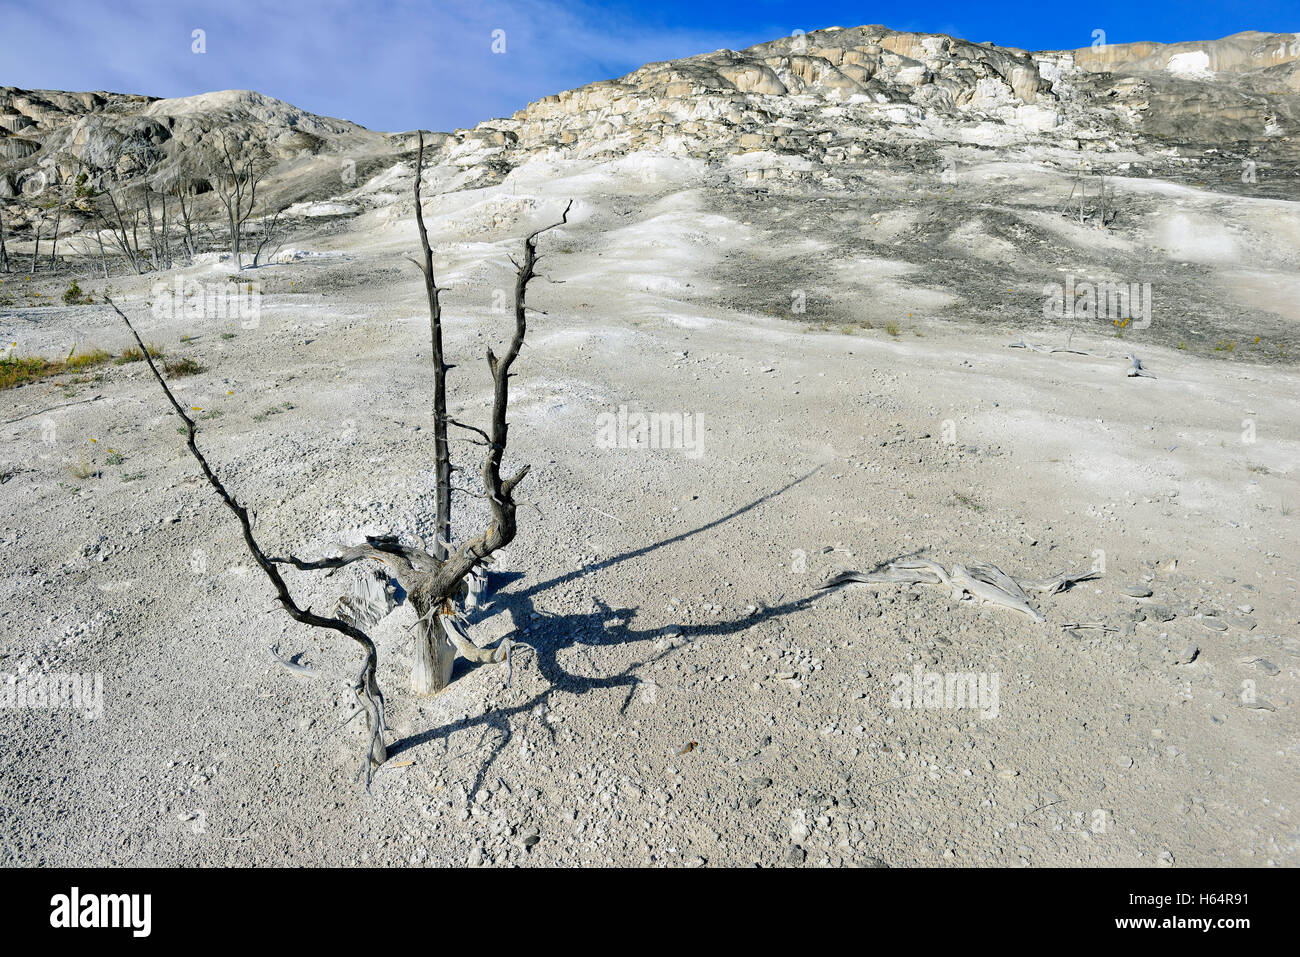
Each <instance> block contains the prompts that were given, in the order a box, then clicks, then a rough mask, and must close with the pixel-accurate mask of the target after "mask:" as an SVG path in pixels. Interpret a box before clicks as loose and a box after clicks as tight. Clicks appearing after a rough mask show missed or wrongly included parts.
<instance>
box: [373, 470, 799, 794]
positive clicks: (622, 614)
mask: <svg viewBox="0 0 1300 957" xmlns="http://www.w3.org/2000/svg"><path fill="white" fill-rule="evenodd" d="M820 468H821V466H820V465H819V466H817V467H816V468H814V469H813V470H812V471H810V472H808V473H807V474H805V475H803V476H801V477H800V478H797V479H795V480H793V481H791V482H788V483H787V484H785V485H783V486H781V487H780V488H778V489H775V490H773V491H771V492H768V493H767V494H765V495H762V496H760V497H759V498H756V499H755V500H754V501H752V502H750V503H748V504H747V505H743V506H741V507H740V508H737V509H735V510H733V511H731V512H728V513H727V514H725V515H722V516H720V517H719V518H715V519H713V520H712V521H709V522H706V523H705V524H703V525H701V526H699V527H698V528H694V529H691V530H690V531H687V532H682V533H681V534H678V535H673V536H670V537H669V538H665V539H663V540H661V541H658V542H654V543H652V544H650V545H645V546H643V547H641V548H635V549H631V550H629V551H626V552H623V553H621V554H618V555H614V556H611V557H610V558H607V559H604V560H603V561H600V562H597V563H595V564H592V565H588V566H585V567H583V568H580V569H575V570H574V571H571V572H566V573H565V574H563V575H558V576H556V577H554V578H551V579H548V580H547V581H544V582H539V583H537V584H535V585H532V586H531V587H528V588H525V589H523V590H521V591H518V592H507V591H505V590H504V589H505V587H506V586H507V585H510V584H513V583H515V582H517V581H519V580H521V579H523V578H524V577H526V576H525V575H524V574H523V573H522V572H505V573H502V572H491V571H490V572H489V585H490V591H489V593H490V594H492V595H493V596H494V598H493V601H492V603H491V605H490V606H489V607H488V608H487V609H485V610H486V611H488V612H490V613H491V614H480V615H477V616H475V615H471V622H481V621H485V620H487V619H488V618H491V617H492V616H493V615H496V614H501V613H503V612H505V613H508V614H509V615H510V617H511V620H512V622H513V626H514V628H513V631H512V634H513V635H518V634H519V633H521V632H522V631H523V629H524V628H525V627H529V626H530V625H534V624H537V623H546V624H549V625H551V626H552V627H551V628H550V629H549V630H548V631H547V632H546V633H544V634H540V633H539V632H541V631H542V629H538V628H534V630H533V633H532V634H530V635H529V636H528V639H529V643H530V644H531V645H532V648H533V651H532V657H533V658H534V660H535V661H536V663H537V668H538V671H539V672H540V674H541V677H542V679H543V680H544V681H545V682H546V683H547V686H546V688H545V689H544V690H542V691H541V692H538V693H537V694H535V695H532V696H531V697H529V698H528V699H527V700H525V701H522V702H520V703H519V704H515V705H511V706H509V707H504V708H495V709H492V710H490V711H488V712H485V713H484V714H482V715H480V716H478V717H476V718H469V719H467V720H464V721H457V722H454V723H449V724H444V725H440V726H439V727H436V728H430V729H428V730H426V731H422V732H419V733H417V734H412V735H408V736H407V737H405V738H401V739H400V740H398V741H395V742H393V743H392V744H390V745H389V747H388V756H389V759H390V760H391V759H393V758H395V757H397V756H398V755H400V754H402V753H403V752H406V751H409V750H411V749H414V748H417V747H419V746H421V745H424V744H429V743H431V742H434V741H439V740H441V741H443V742H444V743H445V744H446V746H447V747H448V748H449V747H450V741H449V739H450V737H451V735H452V734H454V733H456V732H457V731H463V730H467V729H472V728H476V727H477V728H482V729H483V735H482V737H481V739H480V742H479V744H478V745H477V746H475V747H473V748H471V749H468V750H467V751H465V752H464V753H465V754H468V753H482V747H483V744H484V742H486V741H487V740H488V737H489V735H492V734H495V736H496V740H495V741H494V742H493V743H492V744H491V745H490V747H489V750H488V753H487V755H486V756H485V757H484V759H483V761H482V763H481V764H480V766H479V769H478V772H477V773H476V774H475V777H474V781H473V785H472V786H471V787H470V788H469V789H468V793H469V794H474V793H475V792H476V791H477V790H478V789H479V788H480V787H481V786H482V785H483V782H484V780H485V778H486V776H487V774H488V772H489V771H490V770H491V767H492V765H493V764H494V763H495V761H496V759H497V757H498V756H499V755H500V754H501V753H502V751H503V750H504V749H505V747H506V746H507V745H508V744H509V743H510V740H511V738H512V737H513V731H512V729H511V723H510V719H511V718H513V717H516V716H518V715H521V714H526V713H530V712H533V711H534V709H537V708H538V706H539V705H549V702H550V698H551V695H552V693H554V692H556V691H566V692H569V693H571V694H574V695H583V694H587V693H589V692H592V691H599V690H602V689H607V688H626V689H627V695H626V696H625V698H624V699H623V703H622V705H621V706H620V708H619V713H620V714H622V713H626V711H627V708H628V706H629V705H630V704H631V703H632V699H633V696H634V695H635V694H636V692H637V689H638V686H640V685H641V684H642V683H643V682H642V679H641V678H640V677H639V676H638V675H637V672H638V671H639V670H640V669H642V668H645V667H647V666H649V665H653V664H655V663H656V662H658V661H661V660H662V659H664V658H665V657H667V656H669V655H671V654H673V653H674V652H675V651H677V650H678V649H679V647H680V646H681V645H685V644H686V643H689V642H691V641H694V640H696V639H698V638H701V637H705V636H715V635H730V634H736V633H738V632H741V631H744V630H745V629H747V628H749V627H751V626H752V625H756V624H759V623H760V622H763V621H770V620H772V619H776V618H781V617H783V616H785V615H788V614H791V613H792V612H796V611H799V610H801V609H803V608H805V607H807V606H808V605H810V604H811V603H812V602H813V601H815V600H816V599H817V598H818V597H819V596H820V593H818V592H814V593H812V594H810V595H806V596H804V597H802V598H798V599H795V600H793V601H789V602H785V603H783V604H780V605H775V606H770V607H762V606H755V609H754V611H753V612H750V613H746V614H744V615H741V616H738V617H735V618H732V619H725V620H718V621H712V622H707V623H701V624H694V625H689V624H679V625H673V626H671V627H669V628H664V627H654V628H644V629H636V628H634V627H632V622H633V620H634V619H635V618H636V615H637V612H638V611H639V610H640V609H639V608H638V607H626V608H612V607H610V606H609V605H607V604H606V603H605V602H603V601H601V600H600V599H599V598H597V597H594V596H593V597H592V604H593V608H592V610H591V611H588V612H576V613H571V614H565V615H551V614H547V613H545V612H539V611H538V610H537V609H536V607H535V606H534V603H533V599H534V596H537V595H541V594H545V593H546V592H547V591H548V590H550V589H552V588H555V587H556V586H558V585H563V584H565V583H567V582H570V581H573V580H574V579H576V578H581V577H582V576H584V575H588V574H591V573H593V572H596V571H601V570H604V569H606V568H610V567H613V566H615V565H618V564H620V563H622V562H626V561H631V560H634V559H637V558H640V557H642V556H644V555H647V554H649V553H651V552H653V551H656V550H658V549H661V548H665V547H667V546H669V545H673V544H676V543H677V542H681V541H684V540H686V539H688V538H691V537H692V536H695V535H699V534H702V533H704V532H708V531H711V530H713V529H715V528H718V527H719V526H721V525H724V524H726V523H727V522H730V521H732V520H733V519H736V518H738V517H740V516H741V515H744V514H745V513H746V512H749V511H751V510H752V509H754V508H757V507H758V506H759V505H762V504H763V503H765V502H768V501H770V500H772V499H774V498H776V497H777V496H779V495H781V494H783V493H785V492H787V491H789V490H790V489H791V488H793V487H794V486H796V485H798V484H799V483H801V482H803V481H805V480H806V479H808V478H810V477H811V476H812V475H813V474H814V473H816V472H817V471H818V470H819V469H820ZM668 631H671V632H675V633H678V634H679V635H680V643H674V644H670V645H668V646H667V647H665V648H662V649H659V650H656V652H655V653H654V654H651V655H650V656H649V657H647V658H646V659H645V660H643V661H640V662H637V663H635V664H632V665H629V666H628V667H627V668H624V669H623V670H622V671H619V672H617V673H615V674H611V675H605V676H601V677H592V676H587V675H579V674H575V673H573V672H571V671H568V670H566V669H565V668H564V667H563V666H562V665H561V664H560V662H559V658H558V654H559V652H560V651H561V650H563V649H566V648H571V647H573V646H574V645H577V644H583V645H588V646H590V647H613V646H617V645H623V644H628V643H630V642H634V641H645V640H650V639H654V638H661V639H662V638H664V635H665V632H668ZM674 641H675V642H676V639H674ZM528 654H529V653H528V652H526V651H524V652H519V651H515V652H512V657H513V656H518V658H517V659H516V661H515V664H516V666H518V665H521V664H524V665H525V666H526V659H524V656H525V655H528ZM456 665H457V669H458V670H457V671H455V672H454V673H453V684H454V683H455V679H456V678H460V677H464V676H465V675H466V674H468V673H469V672H471V671H473V670H475V669H476V668H478V667H481V666H480V665H476V664H471V663H469V662H466V661H464V660H463V659H459V660H458V661H457V662H456ZM493 667H496V668H499V667H501V666H500V665H493ZM537 723H538V724H540V725H541V726H542V728H543V729H544V730H546V732H547V733H548V734H549V735H550V738H551V743H552V744H554V743H555V740H556V739H555V730H554V728H552V726H551V725H550V724H549V723H548V722H546V721H545V720H543V719H540V717H539V721H538V722H537ZM461 756H462V754H461V753H458V754H456V755H452V754H450V752H449V753H448V760H454V759H455V758H458V757H461Z"/></svg>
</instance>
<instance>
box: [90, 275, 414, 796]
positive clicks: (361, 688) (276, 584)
mask: <svg viewBox="0 0 1300 957" xmlns="http://www.w3.org/2000/svg"><path fill="white" fill-rule="evenodd" d="M104 301H105V302H106V303H108V305H110V306H111V307H112V308H113V311H114V312H116V313H117V314H118V315H119V316H121V317H122V321H123V322H124V323H126V327H127V329H129V330H130V332H131V335H132V336H134V337H135V341H136V343H137V345H139V347H140V354H141V355H143V356H144V361H145V362H146V363H148V365H149V371H150V372H152V373H153V375H154V378H155V379H157V380H158V384H159V385H160V386H161V387H162V390H163V394H164V395H166V396H167V401H169V402H170V403H171V404H172V408H173V409H175V410H176V414H177V415H179V416H180V417H181V421H183V422H184V423H185V430H186V438H185V444H186V445H187V446H188V447H189V450H190V454H191V455H193V456H194V458H195V460H196V461H197V462H198V463H199V468H200V469H201V470H202V471H203V475H204V477H205V478H206V479H207V480H208V484H210V485H211V486H212V488H213V490H214V491H215V492H216V493H217V496H218V497H219V498H220V499H221V501H223V502H224V503H225V504H226V507H227V508H229V509H230V510H231V511H232V512H234V513H235V517H236V518H237V519H238V520H239V526H240V528H241V529H242V531H243V533H244V544H245V545H247V546H248V551H249V554H251V555H252V556H253V561H254V562H256V563H257V566H258V567H259V568H261V569H262V571H263V572H265V573H266V577H267V578H268V579H270V582H271V586H272V587H273V588H274V589H275V594H276V598H277V599H278V600H279V602H280V605H281V607H283V608H284V610H285V611H286V612H288V613H289V615H290V617H292V618H293V619H294V620H295V621H299V622H302V623H303V624H304V625H311V626H313V627H315V628H326V629H330V630H333V631H337V632H339V633H340V634H343V635H347V637H349V638H351V639H352V640H353V641H355V642H357V643H358V644H359V645H361V647H362V649H363V650H364V651H365V656H366V657H365V663H364V664H363V665H362V668H361V674H360V675H358V676H357V681H356V684H355V685H354V686H353V691H354V692H355V693H356V696H357V700H358V702H360V704H361V707H362V708H363V709H364V710H365V712H366V721H367V724H368V726H369V728H370V746H369V749H368V755H367V756H368V761H367V762H366V765H365V775H366V786H367V787H369V786H370V778H371V773H372V770H373V769H374V768H376V767H378V766H380V765H382V764H383V763H384V762H385V761H386V760H388V754H387V748H386V746H385V744H384V731H385V730H386V723H385V713H384V696H383V694H382V693H381V692H380V690H379V683H378V681H377V679H376V677H375V670H376V668H377V667H378V664H379V652H378V650H377V649H376V648H375V643H374V641H372V640H371V639H370V636H369V635H367V634H366V633H365V632H364V631H362V630H361V629H360V628H358V627H356V625H355V624H353V623H352V622H349V621H345V620H343V619H341V618H334V617H330V616H326V615H318V614H316V613H315V612H313V611H312V610H311V609H310V608H306V609H303V608H300V607H299V606H298V603H297V602H295V601H294V599H293V596H292V595H291V594H290V592H289V586H288V585H286V584H285V581H284V579H283V578H282V577H281V576H280V570H279V569H278V568H277V567H276V563H277V562H284V561H285V560H282V559H272V558H269V557H267V555H266V553H265V552H264V551H263V550H262V547H261V546H260V545H259V544H258V542H257V539H256V538H255V537H254V535H253V526H252V522H250V521H249V517H248V510H247V509H246V508H244V506H242V505H240V504H239V502H238V500H237V499H236V498H235V497H234V495H232V494H231V493H230V492H229V491H228V490H227V489H226V487H225V486H224V485H222V484H221V480H220V479H218V478H217V476H216V474H215V473H214V472H213V471H212V467H211V466H210V465H208V460H207V459H206V458H204V456H203V453H202V452H200V451H199V447H198V444H197V443H196V441H195V436H196V435H197V434H198V426H196V425H195V424H194V420H193V419H192V418H190V416H189V414H188V413H187V412H186V411H185V408H184V407H183V406H182V405H181V404H180V403H179V402H178V401H176V396H175V395H173V394H172V390H171V389H170V388H169V387H168V385H167V381H166V380H165V379H164V378H163V377H162V373H160V372H159V371H158V367H157V366H156V365H155V364H154V361H153V356H152V354H151V353H150V351H149V350H148V349H147V348H146V347H145V344H144V340H143V339H141V338H140V334H139V333H138V332H136V331H135V326H133V325H132V324H131V320H130V319H128V318H127V316H126V313H124V312H123V311H122V310H121V309H119V308H118V307H117V304H116V303H114V302H113V300H111V299H109V298H108V297H107V296H105V297H104ZM376 550H378V549H376ZM383 554H384V555H386V556H389V555H391V553H389V552H383ZM288 563H289V564H295V565H297V566H298V567H302V566H303V564H310V563H302V564H299V563H298V562H297V561H296V560H288ZM340 563H341V562H340ZM320 567H337V566H330V565H326V564H322V565H321V566H320Z"/></svg>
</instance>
